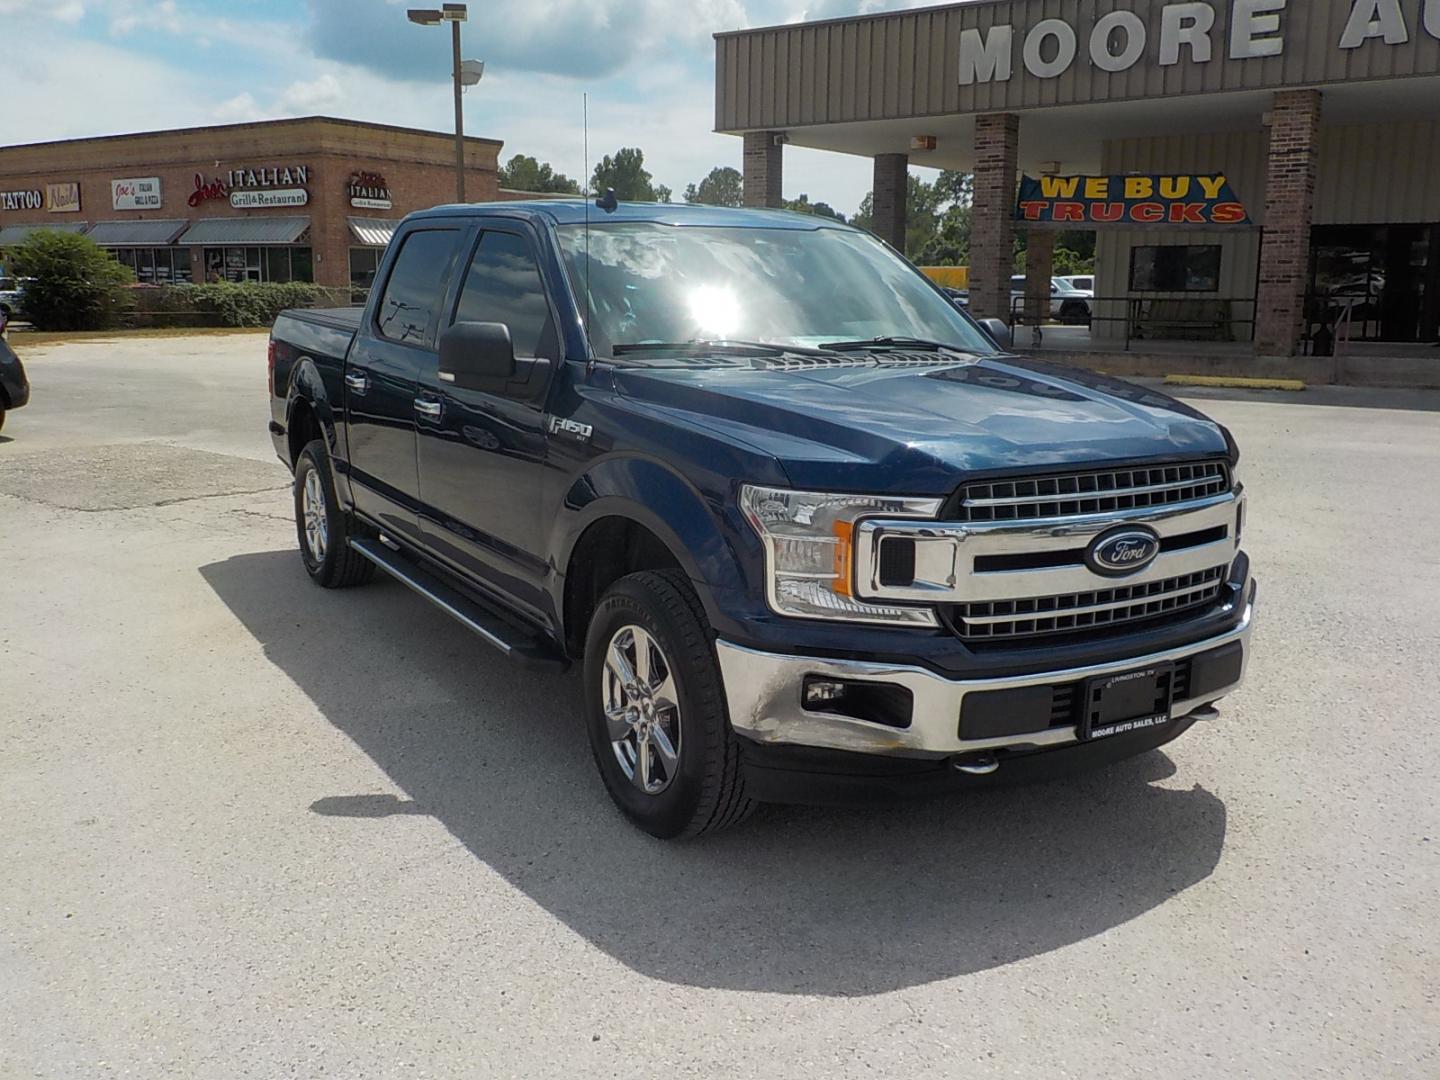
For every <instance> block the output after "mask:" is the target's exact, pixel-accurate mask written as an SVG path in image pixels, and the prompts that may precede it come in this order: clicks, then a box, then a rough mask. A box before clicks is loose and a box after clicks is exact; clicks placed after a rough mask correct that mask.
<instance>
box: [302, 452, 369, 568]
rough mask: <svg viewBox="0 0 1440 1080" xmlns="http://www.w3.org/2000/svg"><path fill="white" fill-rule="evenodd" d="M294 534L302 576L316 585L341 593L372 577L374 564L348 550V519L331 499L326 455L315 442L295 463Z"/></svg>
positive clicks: (331, 482) (332, 489)
mask: <svg viewBox="0 0 1440 1080" xmlns="http://www.w3.org/2000/svg"><path fill="white" fill-rule="evenodd" d="M294 494H295V530H296V533H297V535H298V537H299V540H300V558H301V561H303V562H304V564H305V572H306V573H308V574H309V575H310V579H311V580H312V581H314V582H315V583H316V584H317V585H322V586H324V587H325V588H327V589H345V588H349V587H350V586H352V585H364V584H365V583H366V582H367V581H369V580H370V579H371V578H373V577H374V576H375V564H374V563H372V562H371V561H370V560H369V559H367V558H365V557H364V556H363V555H361V554H360V553H359V552H358V551H356V550H355V549H354V548H352V547H351V546H350V536H351V526H350V518H349V515H347V514H346V513H345V512H344V511H343V510H341V509H340V504H339V502H338V500H337V499H336V498H335V480H334V477H333V476H332V475H331V472H330V455H329V453H328V452H327V451H326V449H325V442H324V440H323V439H315V440H314V441H312V442H310V443H308V444H307V445H306V447H305V449H304V450H301V451H300V456H299V458H297V459H296V461H295V492H294Z"/></svg>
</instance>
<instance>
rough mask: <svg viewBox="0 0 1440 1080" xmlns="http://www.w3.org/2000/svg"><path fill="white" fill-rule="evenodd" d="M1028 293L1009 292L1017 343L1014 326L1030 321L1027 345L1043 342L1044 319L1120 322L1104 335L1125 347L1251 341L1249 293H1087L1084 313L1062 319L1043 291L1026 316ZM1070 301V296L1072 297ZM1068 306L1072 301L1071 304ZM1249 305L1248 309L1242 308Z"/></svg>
mask: <svg viewBox="0 0 1440 1080" xmlns="http://www.w3.org/2000/svg"><path fill="white" fill-rule="evenodd" d="M1032 302H1033V298H1031V297H1025V296H1012V297H1011V298H1010V318H1009V320H1008V321H1009V324H1010V338H1011V341H1012V342H1015V343H1016V344H1019V341H1018V340H1017V339H1016V336H1015V331H1016V328H1017V327H1021V326H1029V327H1030V329H1031V333H1032V336H1033V340H1032V342H1031V345H1032V346H1033V347H1035V348H1043V347H1044V340H1045V328H1046V326H1047V325H1054V324H1055V323H1057V322H1058V323H1059V324H1061V325H1072V326H1075V325H1079V326H1088V327H1091V328H1092V329H1093V328H1094V327H1095V325H1096V324H1097V323H1098V324H1102V325H1104V324H1112V323H1120V324H1121V325H1122V326H1123V328H1124V329H1123V333H1119V334H1114V335H1106V336H1107V337H1111V336H1113V338H1114V340H1116V341H1120V340H1123V341H1124V343H1125V351H1126V352H1129V351H1130V347H1131V345H1132V344H1133V343H1134V342H1136V341H1144V340H1168V341H1229V342H1235V341H1254V340H1255V314H1256V303H1255V298H1254V297H1253V296H1238V297H1214V296H1209V295H1205V296H1203V297H1202V296H1195V297H1185V296H1092V297H1088V298H1086V301H1085V303H1086V304H1087V305H1088V315H1087V316H1086V317H1084V318H1080V317H1078V316H1076V317H1074V318H1073V321H1067V319H1066V316H1065V312H1064V311H1063V310H1062V311H1061V312H1059V313H1056V312H1054V311H1053V310H1052V307H1053V302H1052V298H1050V297H1048V296H1047V297H1044V298H1043V300H1042V301H1041V305H1040V306H1041V307H1042V309H1043V311H1044V314H1043V317H1042V318H1041V319H1039V320H1038V321H1034V320H1031V319H1029V318H1028V317H1027V308H1029V307H1030V306H1031V304H1032ZM1072 303H1073V302H1072ZM1072 311H1073V307H1072ZM1191 311H1194V312H1197V314H1193V315H1192V314H1190V313H1189V312H1191ZM1247 311H1248V315H1246V314H1245V313H1246V312H1247Z"/></svg>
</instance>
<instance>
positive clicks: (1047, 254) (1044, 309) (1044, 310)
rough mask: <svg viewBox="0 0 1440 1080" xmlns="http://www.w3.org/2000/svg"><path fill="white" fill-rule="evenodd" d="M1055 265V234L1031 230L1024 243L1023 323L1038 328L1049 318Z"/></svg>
mask: <svg viewBox="0 0 1440 1080" xmlns="http://www.w3.org/2000/svg"><path fill="white" fill-rule="evenodd" d="M1054 263H1055V234H1054V233H1053V232H1052V231H1050V230H1049V229H1031V230H1030V235H1029V236H1028V237H1027V238H1026V243H1025V322H1026V323H1027V324H1028V325H1030V326H1038V325H1039V324H1040V323H1042V322H1044V321H1045V320H1046V319H1048V318H1049V317H1050V275H1051V272H1052V270H1053V267H1054Z"/></svg>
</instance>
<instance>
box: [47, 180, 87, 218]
mask: <svg viewBox="0 0 1440 1080" xmlns="http://www.w3.org/2000/svg"><path fill="white" fill-rule="evenodd" d="M45 209H46V210H48V211H50V213H52V214H78V213H79V212H80V185H79V184H77V183H74V182H71V183H67V184H46V185H45Z"/></svg>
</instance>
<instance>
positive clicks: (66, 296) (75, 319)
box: [10, 229, 135, 330]
mask: <svg viewBox="0 0 1440 1080" xmlns="http://www.w3.org/2000/svg"><path fill="white" fill-rule="evenodd" d="M10 262H11V267H12V269H13V272H14V273H15V274H16V275H17V276H19V277H27V278H34V280H33V281H31V282H28V283H27V284H26V286H25V315H26V317H27V318H28V319H29V320H30V321H31V322H32V323H34V324H35V327H36V329H38V330H105V329H108V328H109V327H112V326H115V325H117V324H118V323H119V322H120V317H121V315H123V314H124V313H125V312H126V311H127V310H128V309H129V308H130V306H131V304H132V302H133V297H132V295H131V293H130V289H129V286H130V285H132V284H133V283H134V281H135V275H134V274H133V273H132V272H131V271H130V270H128V269H126V268H125V267H123V266H121V265H120V264H119V263H118V262H116V261H115V260H114V259H112V258H111V257H110V256H109V255H107V254H106V253H105V251H104V250H103V249H102V248H101V247H100V246H99V245H97V244H96V243H95V241H93V240H91V239H90V238H88V237H85V236H80V235H79V234H77V233H63V232H55V231H53V230H50V229H37V230H35V231H34V232H33V233H31V234H30V236H29V238H28V239H26V241H25V242H24V243H23V244H21V245H20V246H19V247H17V248H15V249H14V251H13V252H12V255H11V260H10Z"/></svg>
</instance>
